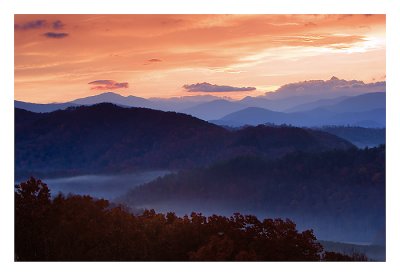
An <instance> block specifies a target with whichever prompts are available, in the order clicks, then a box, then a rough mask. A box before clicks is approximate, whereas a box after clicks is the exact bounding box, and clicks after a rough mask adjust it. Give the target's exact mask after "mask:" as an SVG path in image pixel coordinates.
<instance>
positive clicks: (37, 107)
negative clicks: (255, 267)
mask: <svg viewBox="0 0 400 276" xmlns="http://www.w3.org/2000/svg"><path fill="white" fill-rule="evenodd" d="M70 106H76V104H74V103H51V104H37V103H27V102H22V101H14V107H15V108H20V109H25V110H28V111H32V112H39V113H43V112H52V111H55V110H59V109H66V108H68V107H70Z"/></svg>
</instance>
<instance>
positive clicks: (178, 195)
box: [122, 146, 385, 242]
mask: <svg viewBox="0 0 400 276" xmlns="http://www.w3.org/2000/svg"><path fill="white" fill-rule="evenodd" d="M122 201H123V202H125V203H126V204H129V205H131V206H139V207H140V206H158V207H159V210H163V209H164V208H165V209H168V208H171V207H172V210H174V211H181V212H186V210H197V211H203V212H204V211H205V210H208V211H210V212H212V211H213V210H227V212H231V211H234V210H235V211H246V212H251V213H253V214H261V215H265V214H268V215H272V216H278V217H289V218H293V219H295V220H296V221H297V222H298V223H305V225H309V226H311V227H312V228H313V229H315V230H316V233H318V235H320V237H321V238H323V237H330V238H331V239H333V238H335V240H345V241H371V242H372V241H373V240H374V239H376V238H378V237H377V236H376V235H380V234H382V233H381V232H380V231H382V229H383V228H382V227H384V225H385V224H384V221H385V148H384V147H383V146H382V147H379V148H372V149H364V150H358V149H351V150H347V151H331V152H324V153H294V154H289V155H287V156H285V157H284V158H282V159H279V160H270V161H267V160H264V159H262V158H258V157H240V158H236V159H233V160H230V161H226V162H222V163H220V164H216V165H213V166H210V167H208V168H204V169H195V170H191V171H184V172H180V173H177V174H171V175H168V176H165V177H163V178H159V179H157V180H155V181H153V182H150V183H148V184H145V185H143V186H139V187H137V188H135V189H134V190H132V192H130V193H129V194H128V195H126V196H125V197H124V198H123V199H122ZM174 208H176V209H174ZM206 208H207V209H206ZM383 233H384V232H383Z"/></svg>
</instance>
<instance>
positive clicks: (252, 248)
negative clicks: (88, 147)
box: [15, 178, 367, 261]
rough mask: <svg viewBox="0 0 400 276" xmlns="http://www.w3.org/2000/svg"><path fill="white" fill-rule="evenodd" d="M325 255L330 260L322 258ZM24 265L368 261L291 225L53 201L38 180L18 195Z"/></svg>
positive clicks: (19, 257)
mask: <svg viewBox="0 0 400 276" xmlns="http://www.w3.org/2000/svg"><path fill="white" fill-rule="evenodd" d="M322 253H323V254H322ZM15 260H16V261H325V260H326V261H366V260H367V259H366V258H365V256H362V255H360V256H358V255H357V258H354V256H347V255H344V254H340V253H334V252H326V251H323V247H322V246H321V244H319V243H318V242H317V240H316V237H315V235H314V233H313V231H312V230H305V231H302V232H299V231H298V230H297V229H296V224H295V223H294V222H292V221H291V220H288V219H287V220H282V219H263V220H259V219H257V217H255V216H252V215H241V214H239V213H235V214H234V215H232V216H231V217H224V216H219V215H212V216H209V217H205V216H203V215H202V214H199V213H192V214H191V215H190V216H187V215H185V216H183V217H178V216H176V215H175V214H174V213H172V212H169V213H167V214H161V213H156V212H155V211H154V210H145V211H144V212H142V213H140V214H133V213H131V212H129V211H128V210H127V209H126V208H124V207H123V206H115V205H112V204H110V203H109V202H108V201H106V200H101V199H100V200H96V199H93V198H91V197H90V196H74V195H70V196H68V197H65V196H63V195H58V196H56V197H55V198H54V199H51V198H50V191H49V189H48V187H47V185H46V184H44V183H42V182H41V181H40V180H37V179H35V178H30V179H29V180H28V181H26V182H23V183H21V184H19V185H16V187H15Z"/></svg>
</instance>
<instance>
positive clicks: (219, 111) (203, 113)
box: [181, 100, 246, 120]
mask: <svg viewBox="0 0 400 276" xmlns="http://www.w3.org/2000/svg"><path fill="white" fill-rule="evenodd" d="M245 107H246V106H245V105H243V104H240V103H238V102H231V101H227V100H215V101H211V102H206V103H201V104H198V105H196V106H193V107H191V108H188V109H185V110H182V111H181V112H182V113H186V114H189V115H192V116H195V117H197V118H200V119H203V120H214V119H217V118H221V117H222V116H225V115H226V114H229V113H231V112H235V111H238V110H240V109H243V108H245Z"/></svg>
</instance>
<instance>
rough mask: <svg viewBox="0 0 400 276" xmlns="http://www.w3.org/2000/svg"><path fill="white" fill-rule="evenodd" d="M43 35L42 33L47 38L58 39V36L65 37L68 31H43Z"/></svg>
mask: <svg viewBox="0 0 400 276" xmlns="http://www.w3.org/2000/svg"><path fill="white" fill-rule="evenodd" d="M43 35H44V36H45V37H48V38H57V39H60V38H65V37H67V36H68V35H69V34H68V33H54V32H47V33H44V34H43Z"/></svg>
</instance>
